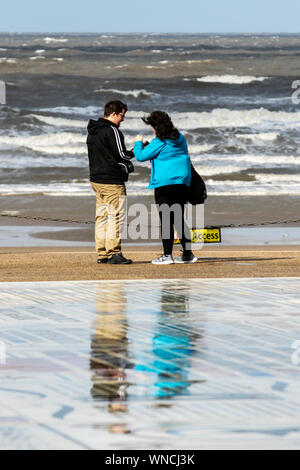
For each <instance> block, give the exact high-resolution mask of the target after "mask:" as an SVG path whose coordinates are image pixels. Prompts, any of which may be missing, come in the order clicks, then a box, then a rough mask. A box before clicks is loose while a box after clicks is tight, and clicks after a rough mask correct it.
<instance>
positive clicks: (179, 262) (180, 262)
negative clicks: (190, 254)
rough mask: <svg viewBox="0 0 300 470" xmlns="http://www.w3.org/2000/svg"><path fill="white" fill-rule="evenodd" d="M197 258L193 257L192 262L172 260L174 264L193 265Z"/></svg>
mask: <svg viewBox="0 0 300 470" xmlns="http://www.w3.org/2000/svg"><path fill="white" fill-rule="evenodd" d="M198 259H199V258H197V256H195V257H194V258H193V259H192V260H190V261H182V260H176V259H175V260H174V262H175V263H176V264H193V263H196V262H197V261H198Z"/></svg>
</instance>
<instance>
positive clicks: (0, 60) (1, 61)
mask: <svg viewBox="0 0 300 470" xmlns="http://www.w3.org/2000/svg"><path fill="white" fill-rule="evenodd" d="M4 63H6V64H16V63H17V59H13V58H7V57H0V64H4Z"/></svg>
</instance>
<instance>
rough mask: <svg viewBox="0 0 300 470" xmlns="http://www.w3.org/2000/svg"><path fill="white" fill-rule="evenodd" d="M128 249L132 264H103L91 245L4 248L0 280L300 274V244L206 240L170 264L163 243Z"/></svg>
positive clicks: (34, 280)
mask: <svg viewBox="0 0 300 470" xmlns="http://www.w3.org/2000/svg"><path fill="white" fill-rule="evenodd" d="M123 253H124V255H125V256H127V257H130V258H132V259H133V261H134V263H133V264H132V265H129V266H118V265H113V266H110V265H98V264H97V263H96V261H97V255H96V254H95V252H94V250H93V249H91V248H89V247H87V248H81V247H80V248H72V249H70V248H56V247H53V248H45V247H44V248H43V247H40V248H20V247H19V248H7V249H5V248H1V249H0V282H37V281H70V280H124V279H136V280H139V279H186V278H191V279H194V278H223V277H224V278H247V277H249V278H251V277H298V276H300V246H292V247H291V246H290V247H280V246H279V247H274V246H273V247H271V246H270V247H260V246H255V247H249V246H247V247H238V246H236V247H222V246H218V247H213V248H212V247H210V246H205V247H204V248H203V249H202V250H201V251H198V252H197V251H195V254H196V255H197V256H199V257H200V260H199V261H198V262H197V263H195V264H193V265H178V264H176V265H170V266H155V265H152V264H151V260H152V259H154V258H155V257H156V256H158V255H160V254H161V252H160V247H157V248H156V247H155V248H153V247H138V246H137V247H131V248H130V249H126V250H124V251H123ZM177 253H178V254H180V252H179V251H178V252H174V255H176V254H177Z"/></svg>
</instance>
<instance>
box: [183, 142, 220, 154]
mask: <svg viewBox="0 0 300 470" xmlns="http://www.w3.org/2000/svg"><path fill="white" fill-rule="evenodd" d="M214 147H215V144H202V145H193V144H190V145H189V153H190V154H191V155H194V154H198V153H204V152H209V151H210V150H212V149H213V148H214Z"/></svg>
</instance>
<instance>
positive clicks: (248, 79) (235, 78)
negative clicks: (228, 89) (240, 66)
mask: <svg viewBox="0 0 300 470" xmlns="http://www.w3.org/2000/svg"><path fill="white" fill-rule="evenodd" d="M265 80H268V77H252V76H248V75H244V76H239V75H207V76H205V77H201V78H197V81H198V82H205V83H224V84H231V85H247V84H248V83H252V82H263V81H265Z"/></svg>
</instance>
